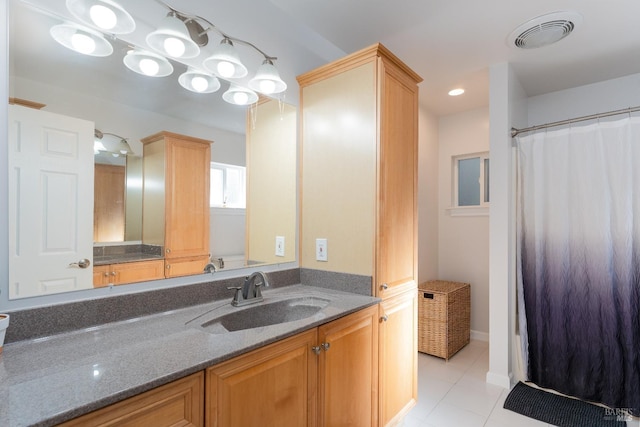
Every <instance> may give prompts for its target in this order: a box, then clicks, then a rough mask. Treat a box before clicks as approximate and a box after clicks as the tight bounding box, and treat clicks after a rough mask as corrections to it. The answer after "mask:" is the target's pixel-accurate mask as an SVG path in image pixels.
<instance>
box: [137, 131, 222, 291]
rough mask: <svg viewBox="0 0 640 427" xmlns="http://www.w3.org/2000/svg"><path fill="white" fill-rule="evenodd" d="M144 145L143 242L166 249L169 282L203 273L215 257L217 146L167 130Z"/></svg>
mask: <svg viewBox="0 0 640 427" xmlns="http://www.w3.org/2000/svg"><path fill="white" fill-rule="evenodd" d="M141 141H142V144H143V149H144V155H143V181H144V189H143V201H142V217H143V220H142V242H143V243H144V244H150V245H158V246H162V247H163V250H164V276H165V277H167V278H169V277H177V276H187V275H192V274H198V273H202V272H203V271H204V267H205V265H206V264H207V262H208V261H209V257H210V255H209V174H210V171H211V143H212V141H207V140H204V139H199V138H193V137H190V136H185V135H180V134H176V133H171V132H166V131H165V132H159V133H156V134H154V135H151V136H148V137H146V138H143V139H142V140H141Z"/></svg>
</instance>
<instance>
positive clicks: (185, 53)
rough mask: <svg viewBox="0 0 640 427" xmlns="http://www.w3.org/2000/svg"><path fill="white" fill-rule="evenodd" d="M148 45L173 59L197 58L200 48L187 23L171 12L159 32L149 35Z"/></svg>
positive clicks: (161, 24) (163, 21)
mask: <svg viewBox="0 0 640 427" xmlns="http://www.w3.org/2000/svg"><path fill="white" fill-rule="evenodd" d="M146 40H147V44H148V45H149V46H150V47H151V48H153V49H154V50H156V51H158V52H160V53H162V54H163V55H168V56H171V57H173V58H195V57H196V56H198V55H199V54H200V48H199V47H198V45H197V44H196V42H194V41H193V40H192V39H191V36H190V35H189V30H188V29H187V26H186V25H185V23H184V22H183V21H182V20H181V19H180V18H178V17H177V16H176V12H174V11H173V10H172V11H170V12H169V13H168V14H167V16H166V17H165V18H164V19H163V20H162V22H161V23H160V26H159V27H158V29H157V30H155V31H153V32H151V33H149V34H148V35H147V39H146Z"/></svg>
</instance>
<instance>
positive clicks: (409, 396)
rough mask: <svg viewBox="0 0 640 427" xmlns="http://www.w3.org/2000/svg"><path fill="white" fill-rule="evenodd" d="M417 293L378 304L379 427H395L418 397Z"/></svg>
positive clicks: (407, 293)
mask: <svg viewBox="0 0 640 427" xmlns="http://www.w3.org/2000/svg"><path fill="white" fill-rule="evenodd" d="M417 307H418V305H417V295H416V291H415V290H412V291H407V292H404V293H402V294H399V295H396V296H394V297H392V298H388V299H385V300H383V301H382V303H380V359H379V360H380V425H381V426H391V425H397V424H398V423H399V422H401V421H402V418H403V417H404V416H405V415H406V414H407V412H408V411H409V410H410V409H411V408H412V407H413V405H414V404H415V402H416V399H417V394H418V378H417V375H416V373H417V363H418V331H417V328H416V325H417V323H416V322H417V313H418V309H417Z"/></svg>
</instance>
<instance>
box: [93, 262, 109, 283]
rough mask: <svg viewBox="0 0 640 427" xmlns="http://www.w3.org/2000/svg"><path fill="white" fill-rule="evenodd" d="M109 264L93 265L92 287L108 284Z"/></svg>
mask: <svg viewBox="0 0 640 427" xmlns="http://www.w3.org/2000/svg"><path fill="white" fill-rule="evenodd" d="M109 267H110V266H109V265H97V266H95V267H93V287H94V288H100V287H102V286H107V285H108V284H109V272H110V269H109Z"/></svg>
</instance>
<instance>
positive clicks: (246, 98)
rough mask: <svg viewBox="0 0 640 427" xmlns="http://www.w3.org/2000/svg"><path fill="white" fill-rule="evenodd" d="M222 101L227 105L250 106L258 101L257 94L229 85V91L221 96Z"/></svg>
mask: <svg viewBox="0 0 640 427" xmlns="http://www.w3.org/2000/svg"><path fill="white" fill-rule="evenodd" d="M222 99H224V100H225V101H227V102H228V103H229V104H234V105H250V104H253V103H254V102H257V101H258V94H257V93H255V92H254V91H252V90H250V89H245V88H243V87H240V86H237V85H234V84H231V86H229V89H228V90H227V91H226V92H225V93H223V94H222Z"/></svg>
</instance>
